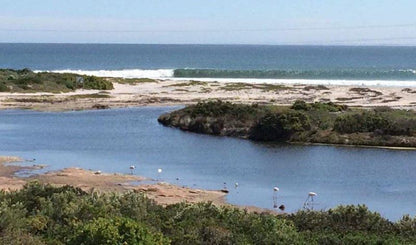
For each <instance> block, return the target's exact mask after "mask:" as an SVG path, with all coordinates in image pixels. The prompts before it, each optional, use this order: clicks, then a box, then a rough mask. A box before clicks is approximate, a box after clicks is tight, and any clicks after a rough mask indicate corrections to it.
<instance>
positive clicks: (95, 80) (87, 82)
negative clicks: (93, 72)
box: [83, 76, 114, 90]
mask: <svg viewBox="0 0 416 245" xmlns="http://www.w3.org/2000/svg"><path fill="white" fill-rule="evenodd" d="M83 88H84V89H97V90H111V89H113V88H114V87H113V83H112V82H110V81H107V80H105V79H104V78H101V77H95V76H86V77H84V85H83Z"/></svg>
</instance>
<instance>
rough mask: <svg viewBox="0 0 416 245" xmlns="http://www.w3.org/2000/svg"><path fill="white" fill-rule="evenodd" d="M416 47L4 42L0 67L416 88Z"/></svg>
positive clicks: (128, 75)
mask: <svg viewBox="0 0 416 245" xmlns="http://www.w3.org/2000/svg"><path fill="white" fill-rule="evenodd" d="M415 56H416V47H411V46H318V45H317V46H310V45H305V46H303V45H204V44H59V43H55V44H51V43H0V68H11V69H22V68H29V69H32V70H35V71H37V72H42V71H52V72H60V73H65V72H69V73H80V74H86V75H95V76H106V77H123V78H145V77H146V78H154V79H179V80H184V79H187V80H191V79H198V80H202V81H231V82H253V83H303V84H328V85H331V84H332V85H374V86H376V85H380V86H416V59H414V58H413V57H415Z"/></svg>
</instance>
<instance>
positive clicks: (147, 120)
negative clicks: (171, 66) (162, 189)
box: [0, 107, 416, 220]
mask: <svg viewBox="0 0 416 245" xmlns="http://www.w3.org/2000/svg"><path fill="white" fill-rule="evenodd" d="M178 108H179V107H140V108H123V109H111V110H98V111H71V112H36V111H24V110H6V111H0V135H1V137H0V155H16V156H21V157H23V158H26V159H33V158H35V159H36V163H37V164H47V165H48V167H47V168H46V170H56V169H61V168H64V167H73V166H76V167H81V168H85V169H93V170H101V171H103V172H119V173H126V174H127V173H130V169H129V166H130V165H135V166H136V170H135V174H138V175H142V176H146V177H151V178H155V179H156V178H158V179H161V180H163V181H166V182H170V183H172V184H178V185H186V186H189V187H194V188H204V189H222V188H223V185H224V184H223V183H224V182H226V183H227V187H228V189H229V190H230V193H229V194H228V196H227V201H228V202H230V203H232V204H239V205H254V206H259V207H263V208H270V209H272V208H273V187H274V186H278V187H279V188H280V191H279V192H278V197H277V201H278V204H279V205H280V204H284V205H285V206H286V211H289V212H291V211H296V210H298V209H301V208H302V206H303V202H304V201H305V199H306V197H307V194H308V192H310V191H313V192H316V193H318V196H317V197H316V198H315V202H316V204H315V209H328V208H331V207H335V206H336V205H339V204H366V205H367V206H368V207H369V208H370V209H371V210H373V211H377V212H379V213H381V214H382V215H383V216H384V217H386V218H389V219H391V220H397V219H399V218H400V217H401V216H402V215H403V214H406V213H408V214H411V215H415V214H416V210H415V207H416V151H408V150H389V149H375V148H358V147H334V146H302V145H287V144H261V143H255V142H251V141H248V140H242V139H235V138H228V137H216V136H209V135H198V134H194V133H188V132H182V131H180V130H178V129H173V128H167V127H163V126H162V125H160V124H159V123H158V122H157V117H158V116H159V115H161V114H163V113H165V112H168V111H171V110H175V109H178ZM158 168H162V169H163V172H162V174H160V175H158V173H157V169H158ZM177 178H179V180H177ZM236 182H238V183H239V186H238V188H235V187H234V183H236Z"/></svg>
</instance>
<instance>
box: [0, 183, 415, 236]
mask: <svg viewBox="0 0 416 245" xmlns="http://www.w3.org/2000/svg"><path fill="white" fill-rule="evenodd" d="M415 242H416V219H415V218H410V217H409V216H404V217H403V219H401V220H400V221H398V222H396V223H393V222H390V221H388V220H386V219H384V218H382V217H381V216H380V215H379V214H377V213H373V212H370V211H369V210H368V209H367V208H366V207H365V206H340V207H337V208H335V209H331V210H328V211H299V212H297V213H294V214H289V215H280V216H274V215H270V214H256V213H247V212H245V211H241V210H238V209H234V208H225V207H216V206H213V205H212V204H209V203H200V204H193V205H190V204H184V203H182V204H175V205H170V206H167V207H165V208H164V207H162V206H159V205H156V204H155V203H154V202H153V201H151V200H149V199H147V198H145V197H144V196H143V195H142V194H138V193H126V194H116V193H109V194H101V195H99V194H97V193H87V192H84V191H82V190H80V189H77V188H73V187H69V186H66V187H61V188H55V187H51V186H49V185H40V184H38V183H30V184H28V185H26V186H25V188H24V189H23V190H21V191H18V192H12V193H5V192H0V244H414V243H415Z"/></svg>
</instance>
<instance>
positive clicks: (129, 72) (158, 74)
mask: <svg viewBox="0 0 416 245" xmlns="http://www.w3.org/2000/svg"><path fill="white" fill-rule="evenodd" d="M35 72H41V71H39V70H38V71H35ZM50 72H57V73H77V74H81V75H89V76H98V77H120V78H153V79H169V80H198V81H204V82H212V81H217V82H236V83H271V84H305V85H309V84H310V85H344V86H383V87H416V81H400V80H337V79H263V78H212V77H210V78H192V77H189V78H188V77H173V76H174V70H173V69H155V70H142V69H125V70H69V69H68V70H52V71H50Z"/></svg>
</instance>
